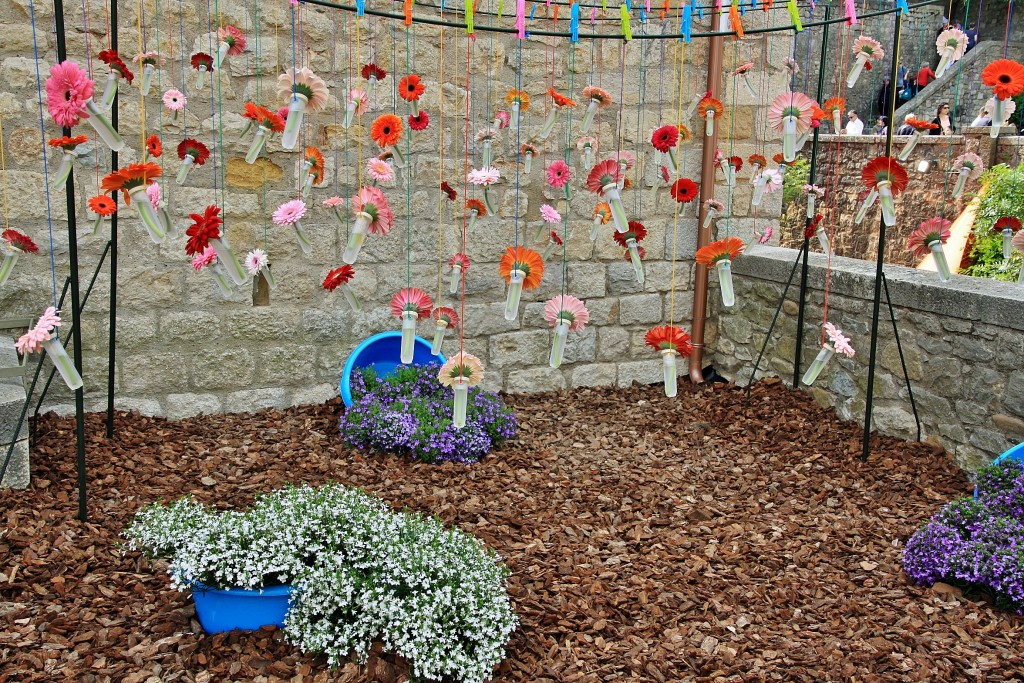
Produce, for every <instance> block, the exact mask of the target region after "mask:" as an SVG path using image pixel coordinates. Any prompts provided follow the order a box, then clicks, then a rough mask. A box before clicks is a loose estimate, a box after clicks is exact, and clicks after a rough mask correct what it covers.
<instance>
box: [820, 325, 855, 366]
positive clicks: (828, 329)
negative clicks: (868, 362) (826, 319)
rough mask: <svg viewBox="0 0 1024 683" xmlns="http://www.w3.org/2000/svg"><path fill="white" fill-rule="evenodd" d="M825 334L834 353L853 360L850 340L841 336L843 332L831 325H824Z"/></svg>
mask: <svg viewBox="0 0 1024 683" xmlns="http://www.w3.org/2000/svg"><path fill="white" fill-rule="evenodd" d="M825 334H826V335H828V340H829V341H830V342H831V343H832V346H833V347H834V348H835V350H836V353H841V354H844V355H846V356H849V357H850V358H853V354H854V350H853V347H852V346H850V338H849V337H846V336H844V335H843V331H842V330H840V329H839V328H838V327H836V326H835V325H833V324H832V323H825Z"/></svg>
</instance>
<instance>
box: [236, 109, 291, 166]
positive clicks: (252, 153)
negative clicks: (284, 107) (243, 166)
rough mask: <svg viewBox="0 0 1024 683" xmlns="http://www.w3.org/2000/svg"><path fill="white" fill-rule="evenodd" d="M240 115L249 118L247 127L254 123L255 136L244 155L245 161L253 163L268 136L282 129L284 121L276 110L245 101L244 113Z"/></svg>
mask: <svg viewBox="0 0 1024 683" xmlns="http://www.w3.org/2000/svg"><path fill="white" fill-rule="evenodd" d="M242 116H244V117H245V118H246V119H249V124H247V128H248V126H250V125H252V124H256V137H254V138H253V141H252V144H250V145H249V151H248V152H247V153H246V155H245V161H246V163H249V164H254V163H256V159H258V158H259V156H260V153H261V152H262V151H263V148H264V147H265V146H266V144H267V140H269V139H270V136H271V135H272V134H273V133H281V132H283V131H284V128H285V121H284V118H282V117H281V115H280V114H278V113H277V112H276V111H271V110H270V109H267V108H266V107H263V106H260V105H255V104H251V103H246V105H245V113H244V114H242ZM245 132H246V131H243V132H242V134H243V135H245Z"/></svg>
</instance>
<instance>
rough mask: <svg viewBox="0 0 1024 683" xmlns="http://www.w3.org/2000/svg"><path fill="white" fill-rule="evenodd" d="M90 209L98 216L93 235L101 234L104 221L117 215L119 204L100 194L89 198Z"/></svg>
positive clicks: (93, 226)
mask: <svg viewBox="0 0 1024 683" xmlns="http://www.w3.org/2000/svg"><path fill="white" fill-rule="evenodd" d="M88 204H89V208H90V209H92V212H93V213H94V214H96V218H95V219H94V220H93V224H92V234H94V235H95V234H96V233H97V232H99V229H100V226H101V225H102V224H103V221H104V219H106V218H109V217H110V216H113V215H114V214H115V213H117V202H115V201H114V200H113V199H111V198H110V197H108V196H107V195H105V194H98V195H95V196H93V197H90V198H89V201H88Z"/></svg>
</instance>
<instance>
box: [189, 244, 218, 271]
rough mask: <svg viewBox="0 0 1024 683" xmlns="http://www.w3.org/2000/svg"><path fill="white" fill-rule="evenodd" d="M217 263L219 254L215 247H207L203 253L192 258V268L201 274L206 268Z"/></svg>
mask: <svg viewBox="0 0 1024 683" xmlns="http://www.w3.org/2000/svg"><path fill="white" fill-rule="evenodd" d="M216 262H217V252H216V251H215V250H214V248H213V247H206V249H203V251H202V252H200V253H198V254H196V255H195V256H193V257H192V267H193V268H195V269H196V272H199V271H200V270H202V269H203V268H205V267H206V266H211V265H213V264H214V263H216Z"/></svg>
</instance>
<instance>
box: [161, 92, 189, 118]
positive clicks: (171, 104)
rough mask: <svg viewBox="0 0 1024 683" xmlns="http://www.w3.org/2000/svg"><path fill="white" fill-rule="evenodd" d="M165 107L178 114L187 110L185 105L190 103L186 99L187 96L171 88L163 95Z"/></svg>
mask: <svg viewBox="0 0 1024 683" xmlns="http://www.w3.org/2000/svg"><path fill="white" fill-rule="evenodd" d="M163 101H164V106H165V107H167V109H168V110H169V111H171V112H172V113H174V114H177V113H178V112H179V111H181V110H182V109H184V108H185V103H186V102H187V101H188V100H186V99H185V95H184V94H183V93H182V92H181V91H180V90H175V89H174V88H171V89H170V90H168V91H166V92H165V93H164V95H163Z"/></svg>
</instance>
